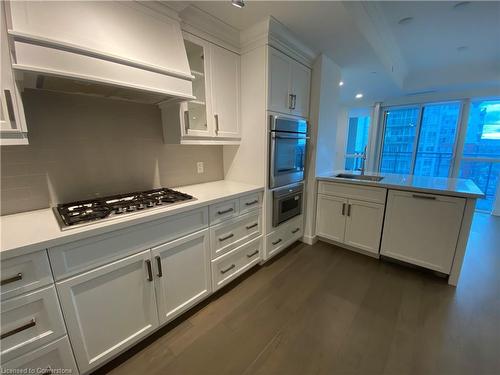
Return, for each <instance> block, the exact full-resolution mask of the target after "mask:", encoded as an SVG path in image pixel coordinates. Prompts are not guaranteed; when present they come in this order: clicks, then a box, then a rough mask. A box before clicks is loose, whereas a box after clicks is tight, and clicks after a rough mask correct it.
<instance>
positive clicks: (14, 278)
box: [0, 272, 23, 286]
mask: <svg viewBox="0 0 500 375" xmlns="http://www.w3.org/2000/svg"><path fill="white" fill-rule="evenodd" d="M22 279H23V274H22V273H21V272H19V273H18V274H17V275H16V276H12V277H9V278H8V279H3V280H2V281H0V286H4V285H7V284H10V283H13V282H15V281H19V280H22Z"/></svg>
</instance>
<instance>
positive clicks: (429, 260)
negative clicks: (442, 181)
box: [380, 190, 465, 274]
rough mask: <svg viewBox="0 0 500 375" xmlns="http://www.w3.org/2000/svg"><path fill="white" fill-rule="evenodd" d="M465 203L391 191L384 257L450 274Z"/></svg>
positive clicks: (383, 250)
mask: <svg viewBox="0 0 500 375" xmlns="http://www.w3.org/2000/svg"><path fill="white" fill-rule="evenodd" d="M464 207H465V199H464V198H457V197H448V196H442V195H434V194H422V193H412V192H406V191H397V190H390V191H389V195H388V198H387V209H386V215H385V223H384V235H383V238H382V246H381V249H380V254H382V255H386V256H388V257H391V258H395V259H399V260H402V261H405V262H408V263H412V264H416V265H419V266H422V267H425V268H429V269H431V270H435V271H439V272H442V273H446V274H449V273H450V270H451V265H452V263H453V257H454V255H455V249H456V246H457V239H458V236H459V234H460V226H461V223H462V217H463V213H464Z"/></svg>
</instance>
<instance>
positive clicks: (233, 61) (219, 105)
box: [210, 45, 240, 138]
mask: <svg viewBox="0 0 500 375" xmlns="http://www.w3.org/2000/svg"><path fill="white" fill-rule="evenodd" d="M211 65H212V77H211V80H210V81H211V84H212V104H213V115H214V119H215V136H216V137H223V138H227V137H228V138H239V137H240V96H239V92H240V56H239V55H237V54H236V53H233V52H231V51H228V50H226V49H224V48H221V47H218V46H216V45H213V46H212V64H211Z"/></svg>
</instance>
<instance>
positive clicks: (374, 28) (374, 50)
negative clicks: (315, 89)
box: [182, 1, 500, 105]
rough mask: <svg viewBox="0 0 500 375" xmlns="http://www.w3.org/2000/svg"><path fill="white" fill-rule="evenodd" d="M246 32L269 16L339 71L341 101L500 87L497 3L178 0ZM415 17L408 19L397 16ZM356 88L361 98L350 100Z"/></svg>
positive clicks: (499, 10)
mask: <svg viewBox="0 0 500 375" xmlns="http://www.w3.org/2000/svg"><path fill="white" fill-rule="evenodd" d="M182 4H183V5H182V6H183V7H185V6H187V5H188V4H191V5H194V6H196V7H198V8H200V9H202V10H204V11H205V12H207V13H210V14H211V15H213V16H215V17H217V18H219V19H220V20H222V21H224V22H225V23H227V24H229V25H231V26H232V27H234V28H236V29H239V30H244V29H246V28H248V27H250V26H253V25H254V24H255V23H257V22H259V21H261V20H263V19H264V18H265V17H267V16H270V15H272V16H273V17H275V18H276V19H277V20H279V21H280V22H281V23H283V24H284V25H285V26H287V27H288V28H289V29H290V30H291V31H292V32H293V33H294V34H296V36H298V37H299V38H300V39H301V40H302V41H303V42H305V43H306V44H307V45H309V47H310V48H311V49H313V50H315V51H316V52H318V53H324V54H325V55H327V56H329V57H330V58H331V59H332V60H334V61H335V62H336V63H337V64H338V65H339V66H340V67H341V69H342V79H343V81H344V86H343V87H342V88H341V97H342V101H343V103H344V104H346V105H354V104H361V103H363V104H371V103H373V102H375V101H384V100H386V99H390V98H396V97H401V96H404V95H413V94H416V93H419V92H423V91H446V90H460V89H465V88H467V89H471V88H474V87H485V86H492V85H500V2H483V1H477V2H476V1H474V2H464V4H460V5H458V6H456V5H457V4H458V2H455V1H387V2H384V1H380V2H379V1H368V2H361V1H246V6H245V7H244V8H243V9H238V8H236V7H234V6H232V5H231V2H230V1H190V2H182ZM407 17H412V19H411V20H408V21H406V22H405V21H403V22H400V20H402V19H404V18H407ZM358 92H361V93H363V94H364V98H363V99H361V100H356V99H354V96H355V94H356V93H358Z"/></svg>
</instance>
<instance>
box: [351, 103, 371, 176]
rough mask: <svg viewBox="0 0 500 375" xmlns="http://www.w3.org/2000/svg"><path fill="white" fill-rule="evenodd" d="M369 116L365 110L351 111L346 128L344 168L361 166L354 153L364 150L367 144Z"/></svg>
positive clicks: (353, 168)
mask: <svg viewBox="0 0 500 375" xmlns="http://www.w3.org/2000/svg"><path fill="white" fill-rule="evenodd" d="M369 132H370V116H369V115H368V111H367V110H363V111H359V110H356V111H351V113H349V124H348V130H347V146H346V157H345V169H347V170H355V169H358V168H360V167H361V159H360V158H359V157H357V155H356V154H361V153H363V152H364V150H365V147H366V146H367V145H368V137H369Z"/></svg>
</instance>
